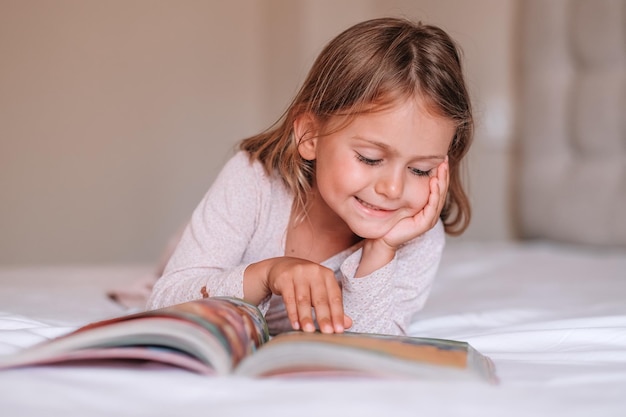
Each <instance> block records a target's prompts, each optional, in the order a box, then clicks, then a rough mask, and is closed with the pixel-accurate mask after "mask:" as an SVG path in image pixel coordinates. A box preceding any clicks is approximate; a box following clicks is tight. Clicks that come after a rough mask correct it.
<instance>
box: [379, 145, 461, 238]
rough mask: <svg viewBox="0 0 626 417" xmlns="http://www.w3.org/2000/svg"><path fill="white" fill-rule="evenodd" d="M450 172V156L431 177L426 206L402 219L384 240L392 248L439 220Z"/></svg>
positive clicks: (427, 229)
mask: <svg viewBox="0 0 626 417" xmlns="http://www.w3.org/2000/svg"><path fill="white" fill-rule="evenodd" d="M449 183H450V173H449V166H448V157H447V156H446V159H445V160H444V161H443V162H442V163H441V164H439V166H438V167H437V172H436V174H435V176H434V177H431V178H430V184H429V185H430V194H429V196H428V201H427V202H426V205H425V206H424V208H423V209H422V210H421V211H419V212H418V213H416V214H415V215H414V216H412V217H406V218H404V219H402V220H400V221H399V222H398V223H397V224H396V225H395V226H394V227H393V228H392V229H391V230H390V231H389V232H388V233H387V234H386V235H385V236H383V237H382V240H383V241H384V243H385V244H387V245H388V246H389V247H390V248H398V247H399V246H400V245H402V244H403V243H406V242H408V241H409V240H411V239H414V238H416V237H417V236H419V235H421V234H423V233H426V232H427V231H429V230H430V229H432V228H433V227H434V226H435V224H437V221H438V220H439V215H440V214H441V210H443V206H444V204H445V202H446V194H447V193H448V184H449Z"/></svg>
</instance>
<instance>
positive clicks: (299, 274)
mask: <svg viewBox="0 0 626 417" xmlns="http://www.w3.org/2000/svg"><path fill="white" fill-rule="evenodd" d="M248 277H249V278H250V279H248ZM259 278H260V279H259ZM253 280H254V281H256V282H257V283H261V285H262V287H263V288H264V290H261V292H262V293H264V294H265V295H264V296H267V295H269V293H272V294H277V295H280V296H282V297H283V301H284V303H285V309H286V311H287V316H288V317H289V321H290V322H291V326H292V327H293V328H294V329H296V330H299V329H302V330H304V331H305V332H314V331H315V323H314V320H313V314H312V311H313V310H314V311H315V318H316V321H317V324H318V326H319V329H320V331H321V332H322V333H334V332H336V333H342V332H343V331H344V329H345V328H347V327H350V326H351V325H352V320H351V319H350V318H349V317H348V316H346V315H345V314H344V312H343V299H342V295H341V288H339V284H338V283H337V280H336V279H335V274H334V273H333V271H332V270H330V269H328V268H326V267H324V266H321V265H319V264H317V263H315V262H311V261H307V260H304V259H300V258H291V257H286V256H285V257H278V258H271V259H267V260H264V261H261V262H258V263H256V264H252V265H250V266H249V267H248V269H247V270H246V272H245V274H244V293H245V292H246V291H247V289H246V281H248V282H250V281H253ZM255 287H257V288H256V291H257V293H258V291H259V288H258V285H255ZM250 288H251V286H248V289H250ZM252 291H254V290H252ZM252 291H250V293H252ZM262 298H263V297H262ZM262 298H261V299H262ZM258 301H260V299H259V300H258Z"/></svg>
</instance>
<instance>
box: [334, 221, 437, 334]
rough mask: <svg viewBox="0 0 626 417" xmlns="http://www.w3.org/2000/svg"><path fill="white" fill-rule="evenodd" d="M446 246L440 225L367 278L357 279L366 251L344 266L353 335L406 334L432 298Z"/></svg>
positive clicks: (345, 309) (357, 252) (347, 310)
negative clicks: (363, 254) (361, 333)
mask: <svg viewBox="0 0 626 417" xmlns="http://www.w3.org/2000/svg"><path fill="white" fill-rule="evenodd" d="M444 245H445V234H444V230H443V225H442V224H441V221H440V222H438V223H437V224H436V225H435V227H434V228H433V229H431V230H429V231H428V232H426V233H424V234H423V235H421V236H419V237H417V238H416V239H413V240H412V241H410V242H408V243H407V244H405V245H404V246H402V247H401V248H400V249H398V251H397V252H396V255H395V257H394V259H393V260H392V261H391V262H389V263H388V264H387V265H385V266H383V267H382V268H380V269H379V270H377V271H374V272H373V273H372V274H370V275H367V276H365V277H359V278H356V277H355V274H356V270H357V268H358V265H359V261H360V259H361V254H362V249H359V250H358V251H356V252H355V253H353V254H352V255H350V256H349V257H348V258H347V259H346V260H345V261H344V262H343V264H342V265H341V278H342V285H343V300H344V311H345V313H346V314H347V315H348V316H350V317H351V318H352V320H353V325H352V327H351V328H350V331H354V332H364V333H383V334H406V332H407V329H408V327H409V325H410V324H411V320H412V318H413V316H414V315H415V313H416V312H417V311H419V310H421V309H422V307H423V306H424V303H425V302H426V299H427V298H428V294H429V293H430V289H431V286H432V282H433V279H434V278H435V275H436V273H437V269H438V268H439V262H440V260H441V254H442V252H443V248H444Z"/></svg>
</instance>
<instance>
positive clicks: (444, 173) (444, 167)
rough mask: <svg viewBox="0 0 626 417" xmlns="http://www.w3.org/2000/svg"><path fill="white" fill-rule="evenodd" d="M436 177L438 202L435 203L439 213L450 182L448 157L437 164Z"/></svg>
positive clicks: (444, 202)
mask: <svg viewBox="0 0 626 417" xmlns="http://www.w3.org/2000/svg"><path fill="white" fill-rule="evenodd" d="M437 179H438V182H439V203H438V205H437V213H441V210H443V207H444V206H445V204H446V195H447V194H448V186H449V184H450V166H449V164H448V157H447V156H446V160H445V161H444V162H443V163H442V164H441V165H439V169H438V175H437Z"/></svg>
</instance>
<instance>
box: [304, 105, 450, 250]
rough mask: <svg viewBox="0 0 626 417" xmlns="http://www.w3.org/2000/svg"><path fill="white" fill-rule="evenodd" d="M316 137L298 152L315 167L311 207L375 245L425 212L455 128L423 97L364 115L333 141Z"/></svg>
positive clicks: (335, 134) (331, 137)
mask: <svg viewBox="0 0 626 417" xmlns="http://www.w3.org/2000/svg"><path fill="white" fill-rule="evenodd" d="M332 124H333V123H332V120H331V123H330V125H331V126H332ZM309 127H310V126H309ZM297 128H298V127H297V125H296V130H297ZM305 129H306V128H305ZM308 132H309V133H310V132H311V130H308ZM317 133H322V135H320V136H318V137H312V138H311V139H309V140H305V141H303V142H302V143H301V145H300V147H299V151H300V154H301V155H302V157H303V158H304V159H308V160H315V161H316V162H315V164H316V165H315V166H316V169H315V181H314V184H313V191H314V197H313V198H314V201H313V205H316V206H317V207H321V208H322V213H323V215H325V216H327V217H326V220H330V219H331V218H332V216H335V217H338V219H337V220H341V221H343V222H344V223H345V224H346V225H347V226H348V227H349V228H350V230H352V232H353V233H354V234H356V235H358V236H360V237H363V238H366V239H376V238H380V237H383V236H384V235H385V234H387V232H388V231H389V230H391V228H392V227H393V226H394V225H395V224H396V223H398V221H400V220H401V219H403V218H406V217H410V216H414V215H415V214H417V213H418V212H419V211H420V210H422V208H424V206H425V205H426V203H427V201H428V196H429V193H430V187H429V179H430V178H431V176H433V175H436V172H437V167H438V166H439V164H441V163H442V162H443V161H444V159H445V157H446V154H447V152H448V148H449V146H450V142H451V141H452V138H453V136H454V134H455V125H454V123H453V122H452V121H451V120H449V119H446V118H443V117H441V116H437V115H435V114H434V113H433V112H429V111H428V109H427V108H426V107H425V106H424V105H423V102H422V100H420V99H418V100H406V101H401V102H398V103H397V104H395V105H394V106H392V107H391V108H387V109H385V110H382V111H378V112H373V113H365V114H361V115H359V116H357V117H356V118H355V119H354V121H352V122H351V123H350V124H349V125H348V126H346V127H345V128H343V129H341V130H339V131H337V132H333V133H331V134H329V135H324V134H323V133H324V132H323V131H322V132H319V131H317ZM328 216H331V217H328Z"/></svg>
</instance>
